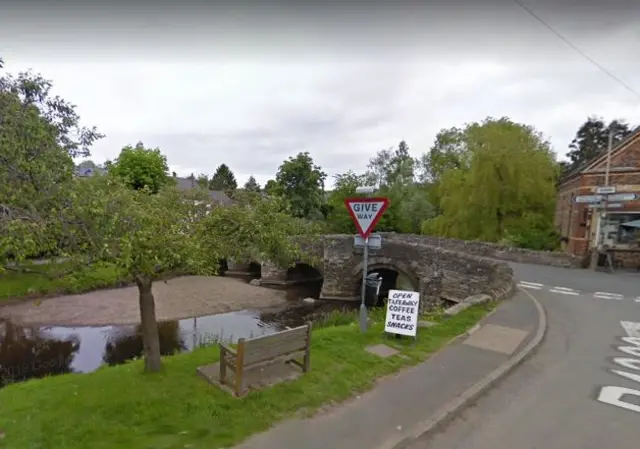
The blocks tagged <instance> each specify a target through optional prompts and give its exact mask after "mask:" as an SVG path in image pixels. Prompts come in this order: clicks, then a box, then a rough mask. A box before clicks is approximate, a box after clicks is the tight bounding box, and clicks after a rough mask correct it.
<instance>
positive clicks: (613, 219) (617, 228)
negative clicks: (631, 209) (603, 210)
mask: <svg viewBox="0 0 640 449" xmlns="http://www.w3.org/2000/svg"><path fill="white" fill-rule="evenodd" d="M639 225H640V213H633V214H631V213H628V214H616V213H613V214H612V213H610V214H607V218H606V219H605V220H604V221H603V225H602V226H603V227H602V232H603V234H604V242H603V243H604V244H605V245H608V246H610V247H622V248H625V247H638V246H639V245H640V227H638V226H639Z"/></svg>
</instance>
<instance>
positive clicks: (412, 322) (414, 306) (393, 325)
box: [384, 290, 420, 337]
mask: <svg viewBox="0 0 640 449" xmlns="http://www.w3.org/2000/svg"><path fill="white" fill-rule="evenodd" d="M419 306H420V293H418V292H410V291H406V290H389V299H387V317H386V319H385V322H384V331H385V332H388V333H390V334H400V335H408V336H410V337H415V336H416V331H417V329H418V309H419Z"/></svg>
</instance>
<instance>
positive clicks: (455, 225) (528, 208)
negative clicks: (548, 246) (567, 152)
mask: <svg viewBox="0 0 640 449" xmlns="http://www.w3.org/2000/svg"><path fill="white" fill-rule="evenodd" d="M437 142H440V143H443V142H444V144H442V145H440V146H437V147H436V148H435V149H434V150H432V152H433V153H434V154H432V159H433V160H434V161H435V163H436V166H435V167H434V170H433V171H434V173H436V174H437V191H438V197H439V208H440V209H441V212H442V214H441V215H440V216H438V217H436V218H434V219H431V220H427V221H426V222H425V223H424V226H423V232H425V233H428V234H438V235H443V236H447V237H456V238H463V239H480V240H486V241H499V240H500V239H503V238H505V237H509V236H510V235H514V234H518V233H520V232H525V231H527V229H531V228H539V229H546V230H549V229H551V226H552V223H553V213H554V207H555V180H556V177H557V173H558V167H557V164H556V162H555V155H554V153H553V152H552V151H551V149H550V146H549V143H548V142H546V141H545V140H544V138H543V137H542V135H541V134H540V133H539V132H537V131H536V130H535V129H533V128H531V127H529V126H526V125H523V124H519V123H515V122H513V121H511V120H509V119H508V118H501V119H491V118H488V119H486V120H484V121H483V122H481V123H471V124H469V125H467V126H466V127H464V128H462V129H456V128H452V129H450V130H443V131H442V132H441V135H439V136H438V139H437Z"/></svg>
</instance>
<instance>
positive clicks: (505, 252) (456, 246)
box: [381, 232, 580, 268]
mask: <svg viewBox="0 0 640 449" xmlns="http://www.w3.org/2000/svg"><path fill="white" fill-rule="evenodd" d="M381 234H382V235H383V237H382V238H383V241H384V240H386V241H389V240H399V241H407V242H408V241H411V242H420V243H423V244H425V245H430V246H435V247H439V248H444V249H448V250H451V251H457V252H461V253H464V254H471V255H474V256H480V257H488V258H491V259H497V260H506V261H509V262H519V263H530V264H536V265H549V266H552V267H564V268H579V267H580V258H579V257H576V256H572V255H570V254H566V253H563V252H556V251H533V250H530V249H523V248H513V247H510V246H505V245H498V244H497V243H489V242H480V241H476V240H458V239H448V238H443V237H433V236H429V235H413V234H396V233H391V232H390V233H381Z"/></svg>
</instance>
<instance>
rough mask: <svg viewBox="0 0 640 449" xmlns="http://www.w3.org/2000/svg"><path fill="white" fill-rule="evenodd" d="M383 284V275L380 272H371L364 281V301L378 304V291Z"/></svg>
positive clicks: (368, 304) (371, 305)
mask: <svg viewBox="0 0 640 449" xmlns="http://www.w3.org/2000/svg"><path fill="white" fill-rule="evenodd" d="M381 285H382V276H380V275H379V274H378V273H369V274H368V275H367V277H366V278H365V281H364V303H365V304H366V305H367V306H369V307H373V306H377V305H378V293H379V292H380V286H381Z"/></svg>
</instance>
